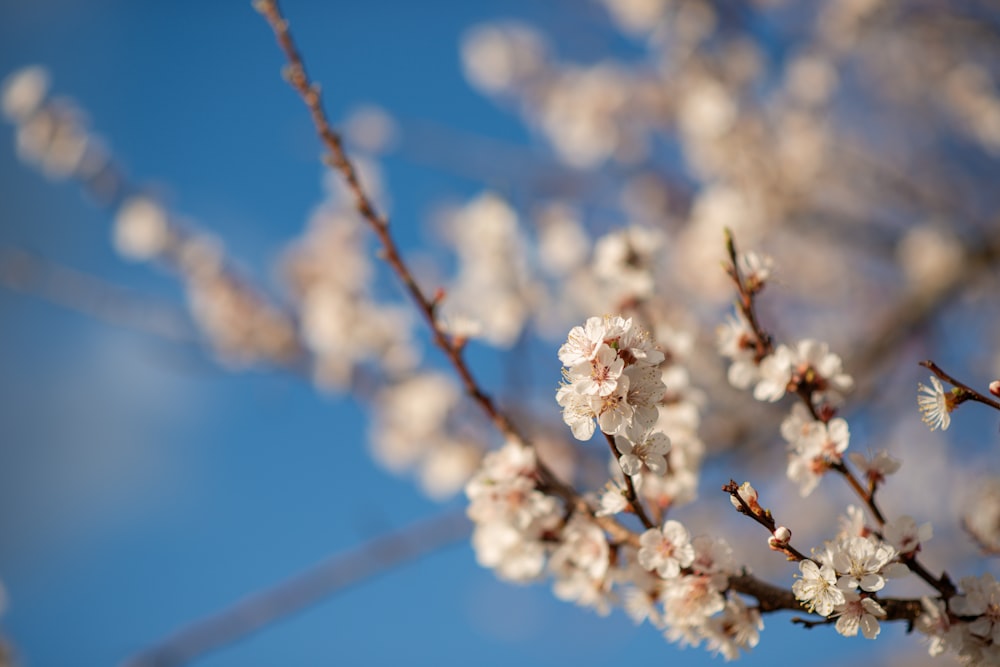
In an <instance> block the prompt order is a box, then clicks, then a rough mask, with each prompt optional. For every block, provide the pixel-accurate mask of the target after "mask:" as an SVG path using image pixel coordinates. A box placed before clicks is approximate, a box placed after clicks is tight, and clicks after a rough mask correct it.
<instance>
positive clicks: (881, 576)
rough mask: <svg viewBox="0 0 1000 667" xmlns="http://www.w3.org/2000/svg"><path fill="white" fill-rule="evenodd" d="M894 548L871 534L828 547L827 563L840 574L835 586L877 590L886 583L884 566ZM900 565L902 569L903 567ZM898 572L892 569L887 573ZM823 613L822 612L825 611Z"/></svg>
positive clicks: (891, 558) (869, 590)
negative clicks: (828, 556)
mask: <svg viewBox="0 0 1000 667" xmlns="http://www.w3.org/2000/svg"><path fill="white" fill-rule="evenodd" d="M896 555H897V554H896V550H895V549H894V548H892V547H891V546H889V545H888V544H885V543H883V542H880V541H879V540H878V539H877V538H875V537H874V536H869V537H849V538H847V539H846V540H842V541H840V542H838V543H836V544H834V545H831V547H830V558H829V563H830V565H832V566H833V568H834V569H835V570H836V571H837V572H838V573H839V574H840V575H841V576H840V578H839V579H838V580H837V587H838V588H840V589H841V590H845V591H850V590H854V589H855V588H861V590H863V591H868V592H875V591H880V590H882V588H883V587H884V586H885V574H886V573H884V572H883V568H886V569H888V568H887V566H888V565H889V562H890V561H892V560H893V559H894V558H895V557H896ZM905 569H906V568H905V566H903V570H905ZM897 574H900V572H897V571H895V569H894V570H893V571H892V573H891V574H889V576H895V575H897ZM824 615H825V614H824Z"/></svg>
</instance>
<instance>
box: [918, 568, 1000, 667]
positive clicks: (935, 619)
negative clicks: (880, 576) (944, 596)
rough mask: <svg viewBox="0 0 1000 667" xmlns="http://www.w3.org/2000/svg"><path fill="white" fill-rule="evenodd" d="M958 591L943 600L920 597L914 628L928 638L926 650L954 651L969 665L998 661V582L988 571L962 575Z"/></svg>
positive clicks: (999, 623)
mask: <svg viewBox="0 0 1000 667" xmlns="http://www.w3.org/2000/svg"><path fill="white" fill-rule="evenodd" d="M959 585H960V587H961V590H962V591H963V592H962V594H960V595H955V596H954V597H952V598H951V599H950V600H949V601H948V602H947V604H946V603H945V602H943V601H941V600H935V599H931V598H926V597H925V598H924V599H923V605H924V614H923V615H921V616H920V617H919V618H918V619H917V629H918V630H920V632H922V633H923V634H925V635H927V636H928V637H929V638H930V646H929V649H928V650H929V652H930V654H931V655H940V654H942V653H945V652H950V653H955V654H957V655H958V658H959V660H961V661H962V662H963V663H965V664H969V665H996V664H1000V582H997V580H996V579H995V578H994V577H993V575H992V574H989V573H986V574H984V575H982V576H979V577H962V579H961V581H960V582H959Z"/></svg>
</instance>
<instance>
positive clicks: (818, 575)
mask: <svg viewBox="0 0 1000 667" xmlns="http://www.w3.org/2000/svg"><path fill="white" fill-rule="evenodd" d="M799 572H801V577H800V578H799V579H797V580H796V581H795V583H794V584H792V592H793V593H794V594H795V598H796V599H797V600H799V601H801V602H802V603H803V606H804V607H805V608H806V609H808V610H809V611H813V612H816V613H817V614H819V615H820V616H829V615H830V614H831V613H833V610H834V607H836V606H837V605H840V604H844V601H845V599H844V591H842V590H841V589H840V588H838V587H837V586H836V583H837V573H836V572H835V571H834V569H833V568H832V567H830V566H829V565H817V564H816V563H814V562H813V561H811V560H809V559H806V560H804V561H801V562H800V563H799Z"/></svg>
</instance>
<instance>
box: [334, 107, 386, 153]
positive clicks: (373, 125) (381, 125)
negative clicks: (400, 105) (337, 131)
mask: <svg viewBox="0 0 1000 667" xmlns="http://www.w3.org/2000/svg"><path fill="white" fill-rule="evenodd" d="M343 132H344V136H345V137H347V139H348V141H350V142H351V144H352V145H354V146H356V147H358V148H359V149H361V150H363V151H367V152H369V153H382V152H384V151H387V150H389V149H391V148H392V146H393V144H394V143H395V141H396V137H397V135H398V134H399V128H398V127H397V126H396V121H395V119H394V118H393V117H392V116H391V115H389V113H388V112H387V111H386V110H385V109H383V108H382V107H378V106H375V105H365V106H361V107H358V108H356V109H354V110H353V111H352V112H351V114H350V115H349V116H348V117H347V119H346V120H345V121H344V123H343Z"/></svg>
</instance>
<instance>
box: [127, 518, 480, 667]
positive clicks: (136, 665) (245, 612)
mask: <svg viewBox="0 0 1000 667" xmlns="http://www.w3.org/2000/svg"><path fill="white" fill-rule="evenodd" d="M468 537H469V522H468V520H467V519H466V518H465V515H464V513H448V514H442V515H439V516H434V517H431V518H430V519H424V520H422V521H419V522H417V523H413V524H411V525H409V526H406V527H404V528H402V529H401V530H398V531H396V532H393V533H389V534H386V535H381V536H379V537H376V538H375V539H373V540H371V541H369V542H366V543H364V544H361V545H359V546H357V547H354V548H353V549H350V550H348V551H346V552H342V553H338V554H335V555H334V556H332V557H330V558H329V559H328V560H326V561H324V562H322V563H320V564H318V565H316V566H314V567H312V568H310V569H308V570H306V571H305V572H302V573H300V574H297V575H295V576H293V577H291V578H289V579H287V580H285V581H282V582H279V583H277V584H275V585H274V586H272V587H270V588H268V589H265V590H263V591H259V592H257V593H254V594H252V595H250V596H248V597H246V598H244V599H242V600H239V601H237V602H236V603H234V604H233V605H231V606H230V607H228V608H226V609H223V610H221V611H219V612H216V613H215V614H211V615H209V616H206V617H205V618H203V619H200V620H197V621H194V622H193V623H191V624H189V625H188V626H186V627H183V628H181V629H180V630H178V631H177V632H176V633H175V634H173V635H172V636H170V637H167V638H166V639H164V640H163V641H161V642H159V643H158V644H156V645H154V646H151V647H149V648H146V649H144V650H142V651H141V652H139V653H138V654H137V655H135V656H133V657H132V658H130V659H128V660H126V661H125V663H124V665H125V667H167V666H170V665H183V664H187V663H189V662H191V661H192V660H194V659H195V658H198V657H200V656H202V655H205V654H206V653H209V652H210V651H214V650H217V649H219V648H222V647H224V646H227V645H229V644H233V643H235V642H237V641H239V640H241V639H244V638H246V637H248V636H250V635H252V634H253V633H255V632H257V631H259V630H261V629H262V628H265V627H267V626H269V625H272V624H274V623H276V622H277V621H280V620H282V619H284V618H287V617H289V616H291V615H293V614H295V613H297V612H299V611H302V610H303V609H306V608H307V607H309V606H311V605H314V604H316V603H318V602H321V601H323V600H326V599H328V598H329V597H330V596H332V595H334V594H335V593H339V592H341V591H344V590H346V589H348V588H351V587H352V586H356V585H357V584H360V583H363V582H366V581H368V580H370V579H372V578H374V577H376V576H378V575H379V574H382V573H384V572H386V571H388V570H390V569H391V568H394V567H398V566H399V565H402V564H404V563H407V562H412V561H416V560H418V559H420V558H422V557H424V556H427V555H429V554H432V553H434V552H437V551H440V550H441V549H444V548H446V547H449V546H451V545H454V544H456V543H458V542H462V541H465V540H467V539H468Z"/></svg>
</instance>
